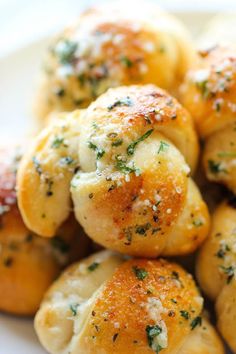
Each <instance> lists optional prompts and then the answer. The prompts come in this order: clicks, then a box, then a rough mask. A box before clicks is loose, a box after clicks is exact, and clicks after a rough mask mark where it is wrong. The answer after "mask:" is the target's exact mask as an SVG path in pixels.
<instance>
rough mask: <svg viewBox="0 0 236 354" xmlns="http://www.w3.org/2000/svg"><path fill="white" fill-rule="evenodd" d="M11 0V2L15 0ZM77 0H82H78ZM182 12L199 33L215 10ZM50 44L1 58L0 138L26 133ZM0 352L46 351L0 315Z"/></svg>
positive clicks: (29, 327) (29, 330)
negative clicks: (35, 90)
mask: <svg viewBox="0 0 236 354" xmlns="http://www.w3.org/2000/svg"><path fill="white" fill-rule="evenodd" d="M25 1H27V0H22V2H25ZM9 2H12V0H10V1H9ZM22 2H21V3H22ZM49 2H50V3H51V2H52V1H49ZM61 2H63V1H61V0H58V3H61ZM82 2H83V3H84V1H82ZM159 2H161V1H159ZM163 2H164V1H163ZM200 2H201V1H200ZM210 2H211V1H210ZM2 3H3V1H2V0H0V22H1V14H2V12H1V4H2ZM18 3H20V2H18ZM33 3H35V1H33ZM68 3H71V0H68ZM77 3H79V0H77ZM165 3H170V1H167V0H165ZM172 3H173V1H172ZM175 3H177V1H175ZM185 3H186V2H185ZM214 3H215V0H214ZM225 3H227V1H225V2H224V4H225ZM235 4H236V3H235ZM77 8H78V5H77ZM179 16H180V17H181V18H182V19H183V20H184V22H185V23H186V24H187V25H188V26H189V28H190V30H191V31H192V32H193V33H194V34H197V33H198V32H199V31H200V29H202V28H203V26H204V24H205V23H206V22H207V21H208V20H209V19H210V18H211V17H212V14H208V13H201V14H200V13H188V12H185V13H182V14H179ZM0 27H1V26H0ZM6 28H7V27H6ZM0 37H1V36H0ZM40 37H42V35H40V36H38V38H40ZM0 42H1V38H0ZM29 42H30V41H29ZM47 44H48V39H42V38H41V39H40V40H38V41H36V42H34V43H33V44H30V45H28V46H25V47H23V48H22V49H19V50H17V51H15V52H12V53H11V54H8V55H7V56H5V57H2V59H0V78H1V81H0V107H1V115H0V138H1V142H2V141H3V140H5V141H8V140H9V139H12V138H13V139H18V138H19V136H24V135H25V134H26V132H27V131H28V127H29V122H30V104H31V97H32V93H33V88H34V78H35V75H36V73H37V71H38V67H39V63H40V60H41V57H42V53H43V52H44V50H45V48H46V47H47ZM22 45H23V43H22ZM24 45H25V44H24ZM0 47H1V46H0ZM8 49H9V48H8ZM0 54H1V53H0ZM0 354H45V352H44V350H43V349H41V347H40V344H39V343H38V342H37V338H36V336H35V334H34V330H33V323H32V320H29V319H20V318H14V317H11V316H6V315H0ZM212 354H213V353H212Z"/></svg>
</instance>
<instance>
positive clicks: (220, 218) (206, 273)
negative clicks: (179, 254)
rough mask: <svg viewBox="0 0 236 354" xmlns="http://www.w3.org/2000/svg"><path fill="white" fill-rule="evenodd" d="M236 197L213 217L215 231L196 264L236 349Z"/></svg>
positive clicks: (228, 336) (225, 336) (206, 289)
mask: <svg viewBox="0 0 236 354" xmlns="http://www.w3.org/2000/svg"><path fill="white" fill-rule="evenodd" d="M235 207H236V201H235V197H234V198H232V199H230V200H229V201H228V202H224V203H222V204H221V205H220V206H219V207H218V208H217V210H216V211H215V212H214V214H213V222H212V230H211V234H210V236H209V238H208V239H207V240H206V242H205V243H204V245H203V246H202V248H201V250H200V253H199V256H198V261H197V277H198V280H199V283H200V285H201V287H202V289H203V290H204V291H205V293H206V294H207V295H208V296H209V297H210V298H211V299H213V300H214V301H216V310H217V319H218V327H219V329H220V332H221V333H222V335H223V336H224V338H225V339H226V341H227V343H228V344H229V345H230V346H231V348H232V349H233V350H234V351H235V350H236V342H235V336H234V333H235V331H234V328H235V325H236V322H235V318H236V317H235V311H234V307H235V306H234V303H235V295H234V294H235V283H236V280H235V269H236V268H235V266H236V257H235V235H236V209H235Z"/></svg>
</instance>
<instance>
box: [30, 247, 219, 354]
mask: <svg viewBox="0 0 236 354" xmlns="http://www.w3.org/2000/svg"><path fill="white" fill-rule="evenodd" d="M202 306H203V299H202V297H201V296H200V294H199V292H198V290H197V288H196V285H195V283H194V281H193V279H192V276H191V275H190V274H187V273H186V272H185V271H184V270H183V269H182V268H181V267H180V266H178V265H177V264H174V263H168V262H166V261H165V260H163V259H160V260H144V259H135V260H128V261H124V260H122V259H121V257H120V256H118V255H115V254H111V253H110V252H109V251H103V252H100V253H97V254H94V255H92V256H91V257H89V258H88V259H85V260H83V261H82V262H79V263H76V264H74V265H73V266H72V267H70V268H68V269H67V270H66V271H65V272H64V273H63V274H62V276H61V277H60V278H59V279H58V280H57V281H56V282H55V283H54V284H53V286H52V287H51V288H50V289H49V291H48V292H47V294H46V296H45V298H44V301H43V302H42V304H41V307H40V310H39V311H38V313H37V315H36V318H35V329H36V332H37V334H38V337H39V340H40V342H41V343H42V345H43V346H44V348H46V350H47V351H48V352H49V353H51V354H65V353H71V354H82V353H83V354H92V353H93V354H101V353H103V354H116V353H117V354H118V353H122V354H130V353H135V354H146V353H147V354H148V353H150V354H151V353H154V352H155V353H159V352H160V351H162V352H163V354H164V353H166V354H203V353H204V354H210V353H213V352H214V354H222V353H224V350H223V347H222V344H221V342H220V339H219V338H218V336H217V334H216V332H215V331H214V329H213V328H212V327H211V325H210V324H209V323H208V322H207V321H206V320H203V321H202V318H201V314H202ZM213 350H214V351H213Z"/></svg>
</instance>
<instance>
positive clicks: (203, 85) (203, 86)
mask: <svg viewBox="0 0 236 354" xmlns="http://www.w3.org/2000/svg"><path fill="white" fill-rule="evenodd" d="M196 86H197V88H198V89H199V90H200V92H201V94H202V96H203V98H206V99H207V98H208V97H209V95H210V92H209V89H208V80H202V81H197V82H196Z"/></svg>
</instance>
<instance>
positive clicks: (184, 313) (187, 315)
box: [180, 310, 190, 320]
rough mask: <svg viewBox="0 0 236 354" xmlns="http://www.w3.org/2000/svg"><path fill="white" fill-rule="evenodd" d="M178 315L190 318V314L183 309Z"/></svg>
mask: <svg viewBox="0 0 236 354" xmlns="http://www.w3.org/2000/svg"><path fill="white" fill-rule="evenodd" d="M180 315H181V316H182V317H183V318H185V319H186V320H189V318H190V315H189V312H188V311H185V310H180Z"/></svg>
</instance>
